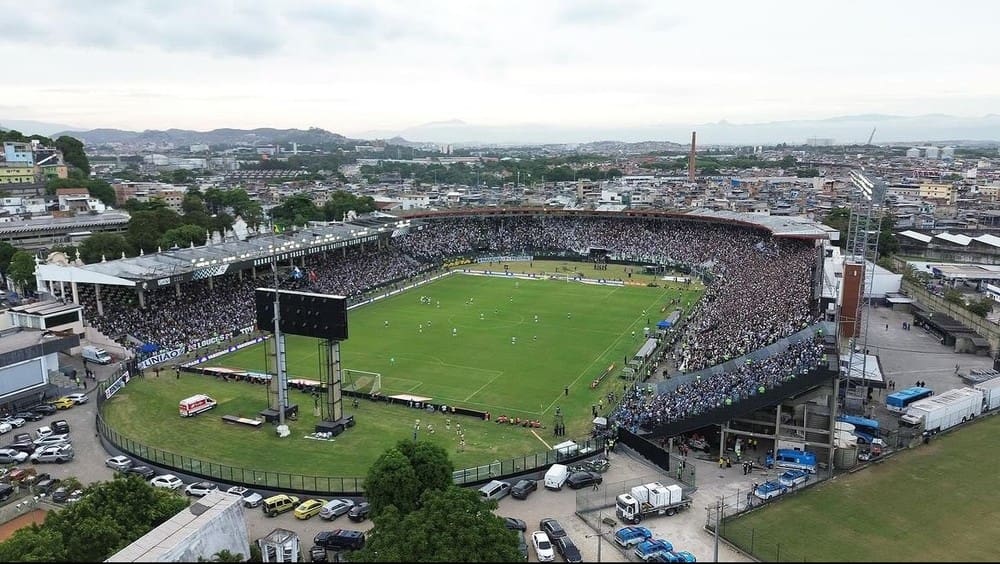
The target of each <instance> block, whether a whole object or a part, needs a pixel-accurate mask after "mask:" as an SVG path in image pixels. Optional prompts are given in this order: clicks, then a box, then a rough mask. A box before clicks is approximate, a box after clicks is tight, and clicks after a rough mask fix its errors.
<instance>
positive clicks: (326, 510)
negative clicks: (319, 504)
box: [319, 499, 354, 521]
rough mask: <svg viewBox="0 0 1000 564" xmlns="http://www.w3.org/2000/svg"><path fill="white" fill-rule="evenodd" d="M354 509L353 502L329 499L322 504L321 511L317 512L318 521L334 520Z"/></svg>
mask: <svg viewBox="0 0 1000 564" xmlns="http://www.w3.org/2000/svg"><path fill="white" fill-rule="evenodd" d="M352 507H354V502H353V501H351V500H349V499H331V500H330V501H328V502H326V503H324V504H323V509H320V511H319V517H320V519H326V520H327V521H329V520H331V519H336V518H337V517H340V516H341V515H344V514H345V513H347V512H348V511H350V510H351V508H352Z"/></svg>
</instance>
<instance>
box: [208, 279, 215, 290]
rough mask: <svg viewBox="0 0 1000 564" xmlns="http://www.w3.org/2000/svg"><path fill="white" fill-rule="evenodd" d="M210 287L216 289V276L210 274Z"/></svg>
mask: <svg viewBox="0 0 1000 564" xmlns="http://www.w3.org/2000/svg"><path fill="white" fill-rule="evenodd" d="M208 289H209V290H214V289H215V277H214V276H209V277H208Z"/></svg>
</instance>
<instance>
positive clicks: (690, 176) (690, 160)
mask: <svg viewBox="0 0 1000 564" xmlns="http://www.w3.org/2000/svg"><path fill="white" fill-rule="evenodd" d="M696 135H697V132H696V131H692V132H691V156H689V157H688V181H690V182H694V171H695V168H694V164H695V162H694V160H695V136H696Z"/></svg>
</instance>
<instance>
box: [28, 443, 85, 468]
mask: <svg viewBox="0 0 1000 564" xmlns="http://www.w3.org/2000/svg"><path fill="white" fill-rule="evenodd" d="M73 455H74V454H73V446H72V445H69V444H64V445H49V446H45V447H42V448H40V449H38V450H36V451H35V452H33V453H31V456H30V457H29V458H30V459H31V461H32V462H36V463H37V462H56V463H58V464H62V463H63V462H69V461H70V460H73Z"/></svg>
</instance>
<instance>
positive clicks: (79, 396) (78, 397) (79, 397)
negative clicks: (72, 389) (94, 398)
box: [59, 393, 90, 405]
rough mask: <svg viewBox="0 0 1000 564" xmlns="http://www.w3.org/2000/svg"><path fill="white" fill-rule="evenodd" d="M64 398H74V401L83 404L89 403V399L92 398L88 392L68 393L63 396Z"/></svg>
mask: <svg viewBox="0 0 1000 564" xmlns="http://www.w3.org/2000/svg"><path fill="white" fill-rule="evenodd" d="M63 398H67V399H70V400H73V403H75V404H76V405H83V404H85V403H87V400H89V399H90V398H89V397H87V394H84V393H75V394H67V395H65V396H63ZM63 398H59V399H63Z"/></svg>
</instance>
